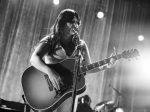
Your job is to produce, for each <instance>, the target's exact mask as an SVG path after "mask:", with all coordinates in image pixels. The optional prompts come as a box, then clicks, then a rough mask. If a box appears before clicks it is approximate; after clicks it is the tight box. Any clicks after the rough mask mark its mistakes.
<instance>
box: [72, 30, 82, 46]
mask: <svg viewBox="0 0 150 112" xmlns="http://www.w3.org/2000/svg"><path fill="white" fill-rule="evenodd" d="M72 30H73V32H74V35H73V37H72V42H73V43H74V44H75V45H76V46H79V45H80V39H79V34H78V32H77V31H75V29H72Z"/></svg>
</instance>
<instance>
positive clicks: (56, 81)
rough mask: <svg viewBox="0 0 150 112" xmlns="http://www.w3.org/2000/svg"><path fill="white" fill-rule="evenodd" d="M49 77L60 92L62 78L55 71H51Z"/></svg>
mask: <svg viewBox="0 0 150 112" xmlns="http://www.w3.org/2000/svg"><path fill="white" fill-rule="evenodd" d="M47 75H48V76H49V79H50V81H51V83H52V85H53V86H54V88H55V89H56V90H60V85H59V80H60V76H59V75H58V73H56V72H55V71H53V70H51V69H49V70H48V73H47Z"/></svg>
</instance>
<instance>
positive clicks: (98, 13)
mask: <svg viewBox="0 0 150 112" xmlns="http://www.w3.org/2000/svg"><path fill="white" fill-rule="evenodd" d="M97 17H98V18H99V19H102V18H103V17H104V12H102V11H99V12H97Z"/></svg>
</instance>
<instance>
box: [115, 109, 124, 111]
mask: <svg viewBox="0 0 150 112" xmlns="http://www.w3.org/2000/svg"><path fill="white" fill-rule="evenodd" d="M115 112H124V110H123V109H122V108H117V109H116V111H115Z"/></svg>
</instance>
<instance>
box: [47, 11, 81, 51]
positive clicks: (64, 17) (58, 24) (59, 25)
mask: <svg viewBox="0 0 150 112" xmlns="http://www.w3.org/2000/svg"><path fill="white" fill-rule="evenodd" d="M74 18H76V19H77V23H78V25H80V23H81V20H80V17H79V15H78V13H77V12H76V11H74V10H72V9H65V10H62V11H61V12H60V14H59V15H58V17H57V19H56V21H55V23H54V25H53V26H52V28H51V33H50V34H48V36H49V37H51V36H52V35H53V36H52V38H51V39H50V40H51V48H52V49H51V52H49V54H51V53H52V52H53V50H54V48H55V46H56V45H57V43H58V42H60V37H61V31H62V29H63V27H64V26H65V25H66V23H67V22H70V23H72V22H73V20H74Z"/></svg>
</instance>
